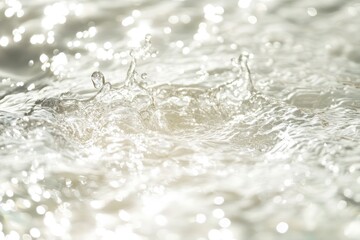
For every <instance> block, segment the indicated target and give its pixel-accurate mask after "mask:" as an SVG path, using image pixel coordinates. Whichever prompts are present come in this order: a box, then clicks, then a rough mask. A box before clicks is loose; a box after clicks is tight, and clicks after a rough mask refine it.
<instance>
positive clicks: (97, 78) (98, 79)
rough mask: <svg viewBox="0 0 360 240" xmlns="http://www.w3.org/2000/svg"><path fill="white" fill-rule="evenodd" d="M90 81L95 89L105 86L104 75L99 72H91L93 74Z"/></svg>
mask: <svg viewBox="0 0 360 240" xmlns="http://www.w3.org/2000/svg"><path fill="white" fill-rule="evenodd" d="M91 81H92V82H93V84H94V87H95V88H96V89H100V88H102V87H103V86H104V84H105V77H104V74H102V72H99V71H96V72H93V74H91Z"/></svg>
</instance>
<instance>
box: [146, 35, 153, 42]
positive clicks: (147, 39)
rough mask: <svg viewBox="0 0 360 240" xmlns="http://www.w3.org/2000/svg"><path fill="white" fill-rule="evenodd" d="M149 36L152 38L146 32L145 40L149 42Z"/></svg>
mask: <svg viewBox="0 0 360 240" xmlns="http://www.w3.org/2000/svg"><path fill="white" fill-rule="evenodd" d="M151 38H152V36H151V34H146V35H145V42H150V41H151Z"/></svg>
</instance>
